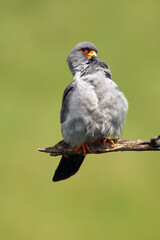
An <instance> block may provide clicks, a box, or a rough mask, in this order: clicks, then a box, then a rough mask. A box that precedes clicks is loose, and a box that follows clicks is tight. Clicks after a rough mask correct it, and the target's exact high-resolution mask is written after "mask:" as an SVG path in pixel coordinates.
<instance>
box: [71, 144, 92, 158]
mask: <svg viewBox="0 0 160 240" xmlns="http://www.w3.org/2000/svg"><path fill="white" fill-rule="evenodd" d="M81 148H82V150H83V156H84V157H85V156H86V155H87V152H89V147H88V145H87V144H86V143H85V144H82V145H80V146H78V147H76V148H75V149H74V151H75V152H78V150H79V149H81Z"/></svg>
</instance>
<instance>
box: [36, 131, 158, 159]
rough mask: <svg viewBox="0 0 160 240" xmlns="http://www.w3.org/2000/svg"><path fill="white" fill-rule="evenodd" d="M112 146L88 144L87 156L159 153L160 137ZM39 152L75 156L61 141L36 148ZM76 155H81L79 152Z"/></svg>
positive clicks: (126, 141) (72, 150) (117, 141)
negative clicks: (49, 145) (139, 152)
mask: <svg viewBox="0 0 160 240" xmlns="http://www.w3.org/2000/svg"><path fill="white" fill-rule="evenodd" d="M112 140H113V141H114V143H115V144H114V146H112V145H111V144H110V143H107V142H106V144H105V146H104V145H102V144H101V143H99V144H97V143H93V144H89V152H88V154H99V153H107V152H118V151H160V135H159V136H157V137H153V138H151V139H149V140H130V139H112ZM38 150H39V151H40V152H46V153H50V155H51V156H58V155H70V154H73V153H74V154H75V152H74V149H73V148H71V146H70V145H68V144H66V143H65V142H64V141H63V140H62V141H60V142H59V143H57V144H56V145H55V146H53V147H47V148H38ZM77 154H82V151H81V150H79V151H78V152H77Z"/></svg>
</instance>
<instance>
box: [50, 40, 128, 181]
mask: <svg viewBox="0 0 160 240" xmlns="http://www.w3.org/2000/svg"><path fill="white" fill-rule="evenodd" d="M83 49H87V50H86V52H85V51H84V52H83V51H82V50H83ZM90 51H94V52H95V53H97V52H98V50H97V48H96V47H95V45H94V44H93V43H89V42H82V43H80V44H78V45H77V46H76V47H75V48H74V49H73V50H72V51H71V52H70V54H69V56H68V58H67V62H68V65H69V68H70V70H71V72H72V73H73V76H74V78H73V82H72V83H71V84H69V85H68V86H67V88H66V89H65V91H64V95H63V101H62V109H61V127H62V135H63V137H64V141H65V142H67V143H69V144H70V145H71V146H72V147H77V146H79V145H82V144H85V143H88V142H93V141H95V140H97V139H99V138H103V137H109V136H110V137H116V136H117V137H119V136H121V131H122V125H123V124H124V122H125V118H126V112H127V108H128V103H127V100H126V98H125V97H124V95H123V93H122V92H121V91H120V90H119V88H118V86H117V85H116V84H115V83H114V82H113V81H112V80H111V72H110V69H109V66H108V65H107V64H106V63H104V62H103V61H102V60H99V59H98V58H97V57H96V54H94V55H93V56H92V57H88V53H89V52H90ZM66 158H67V157H65V159H66ZM69 159H70V160H69ZM83 159H84V157H83V156H82V155H78V157H77V155H76V154H75V155H74V156H70V157H68V159H67V160H66V161H65V160H64V157H62V160H61V162H60V165H59V166H60V167H58V168H59V170H58V171H57V170H56V173H55V176H54V178H55V179H58V180H61V179H62V176H61V175H63V176H66V177H65V178H68V177H69V176H71V175H73V174H74V173H75V172H77V171H78V169H79V167H80V165H81V163H82V161H83ZM67 161H68V170H67V167H66V166H67V165H66V162H67ZM75 161H77V165H78V168H77V167H75V171H73V168H74V167H73V168H72V171H71V170H70V166H71V165H72V166H74V164H72V163H73V162H75ZM69 162H70V163H69ZM67 171H68V173H67ZM63 172H65V174H62V173H63ZM63 179H64V177H63ZM53 180H54V179H53ZM58 180H57V181H58Z"/></svg>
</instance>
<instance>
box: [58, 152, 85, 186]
mask: <svg viewBox="0 0 160 240" xmlns="http://www.w3.org/2000/svg"><path fill="white" fill-rule="evenodd" d="M84 158H85V157H84V156H83V155H77V154H72V155H70V156H68V157H65V156H62V158H61V161H60V163H59V165H58V167H57V169H56V171H55V174H54V176H53V181H54V182H57V181H60V180H64V179H66V178H69V177H71V176H72V175H74V174H75V173H76V172H77V171H78V170H79V168H80V166H81V164H82V162H83V160H84Z"/></svg>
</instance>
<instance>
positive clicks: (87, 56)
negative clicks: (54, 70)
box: [67, 42, 98, 75]
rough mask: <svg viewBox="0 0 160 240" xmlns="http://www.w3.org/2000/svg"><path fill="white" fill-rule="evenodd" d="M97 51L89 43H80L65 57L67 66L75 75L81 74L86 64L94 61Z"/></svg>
mask: <svg viewBox="0 0 160 240" xmlns="http://www.w3.org/2000/svg"><path fill="white" fill-rule="evenodd" d="M97 52H98V49H97V48H96V46H95V45H94V44H93V43H91V42H81V43H79V44H77V46H76V47H75V48H73V49H72V50H71V52H70V53H69V55H68V57H67V62H68V66H69V68H70V70H71V72H72V73H73V75H75V74H76V73H77V72H82V71H83V70H84V69H85V68H86V67H87V66H88V64H91V63H92V62H93V61H95V59H96V57H97Z"/></svg>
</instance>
